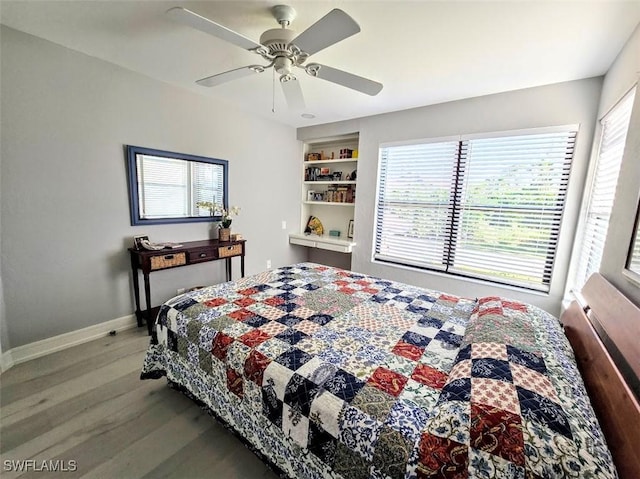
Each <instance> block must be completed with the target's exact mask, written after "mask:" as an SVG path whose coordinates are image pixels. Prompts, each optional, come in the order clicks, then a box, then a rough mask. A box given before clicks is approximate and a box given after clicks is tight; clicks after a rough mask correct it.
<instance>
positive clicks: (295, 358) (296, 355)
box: [276, 348, 312, 371]
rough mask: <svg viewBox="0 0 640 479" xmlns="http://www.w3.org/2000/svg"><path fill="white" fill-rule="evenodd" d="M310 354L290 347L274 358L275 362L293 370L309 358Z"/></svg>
mask: <svg viewBox="0 0 640 479" xmlns="http://www.w3.org/2000/svg"><path fill="white" fill-rule="evenodd" d="M311 358H312V356H311V355H310V354H308V353H306V352H304V351H302V350H300V349H298V348H290V349H288V350H287V351H285V352H283V353H282V354H281V355H280V356H278V357H277V358H276V362H277V363H279V364H282V365H283V366H285V367H286V368H288V369H289V370H291V371H295V370H297V369H298V368H300V367H301V366H302V365H304V364H305V363H306V362H308V361H309V360H311Z"/></svg>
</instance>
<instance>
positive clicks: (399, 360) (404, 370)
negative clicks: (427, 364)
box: [382, 354, 416, 377]
mask: <svg viewBox="0 0 640 479" xmlns="http://www.w3.org/2000/svg"><path fill="white" fill-rule="evenodd" d="M382 366H384V367H385V368H387V369H390V370H391V371H395V372H396V373H398V374H402V375H403V376H406V377H411V373H413V370H414V369H415V368H416V362H415V361H412V360H411V359H407V358H405V357H403V356H398V355H396V354H390V355H388V356H387V358H386V359H385V361H384V362H383V363H382Z"/></svg>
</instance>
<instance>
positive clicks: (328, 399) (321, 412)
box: [309, 389, 347, 438]
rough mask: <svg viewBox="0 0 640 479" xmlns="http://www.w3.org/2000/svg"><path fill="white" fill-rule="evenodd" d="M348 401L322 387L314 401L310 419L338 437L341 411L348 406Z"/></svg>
mask: <svg viewBox="0 0 640 479" xmlns="http://www.w3.org/2000/svg"><path fill="white" fill-rule="evenodd" d="M346 404H347V403H346V402H344V401H343V400H342V399H340V398H339V397H337V396H334V395H333V394H331V393H330V392H328V391H327V390H325V389H320V391H319V392H318V394H317V396H316V398H315V399H314V401H313V403H312V404H311V411H310V413H309V419H311V421H312V422H314V423H315V424H317V425H318V426H321V427H322V429H323V430H324V431H326V432H328V433H329V434H331V436H333V437H334V438H338V436H339V434H340V424H339V419H338V418H339V417H340V412H341V411H342V409H343V408H344V407H345V406H346Z"/></svg>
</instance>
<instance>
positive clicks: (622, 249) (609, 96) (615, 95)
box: [598, 25, 640, 305]
mask: <svg viewBox="0 0 640 479" xmlns="http://www.w3.org/2000/svg"><path fill="white" fill-rule="evenodd" d="M639 76H640V25H639V26H638V27H637V28H636V30H635V32H634V33H633V35H631V37H630V38H629V40H628V41H627V43H626V45H625V46H624V48H623V49H622V51H621V52H620V54H619V55H618V57H617V58H616V60H615V61H614V63H613V64H612V66H611V68H610V69H609V71H608V72H607V75H606V76H605V80H604V84H603V86H602V98H601V101H600V108H599V110H598V117H599V118H601V117H602V116H604V115H605V114H606V113H607V112H608V111H609V110H610V109H611V108H612V107H613V106H614V105H615V103H616V102H617V101H618V100H619V99H620V98H621V97H622V96H624V94H625V93H626V92H627V91H629V89H630V88H632V87H633V85H635V84H637V83H638V79H639ZM639 195H640V89H637V90H636V98H635V101H634V105H633V111H632V113H631V121H630V124H629V131H628V133H627V143H626V146H625V150H624V154H623V157H622V164H621V166H620V177H619V179H618V186H617V188H616V198H615V202H614V205H613V210H612V211H611V221H610V223H609V230H608V231H607V240H606V243H605V249H604V254H603V258H602V264H601V266H600V272H601V273H602V274H603V276H604V277H605V278H607V279H608V280H609V281H610V282H611V283H613V284H614V285H615V286H617V287H618V288H619V289H620V290H621V291H623V292H624V293H625V294H626V295H627V296H628V297H629V298H630V299H631V300H632V301H634V302H635V303H636V304H638V305H640V288H639V287H638V286H637V285H636V284H635V283H632V282H631V281H629V279H628V278H627V277H626V276H624V275H623V274H622V270H623V268H624V265H625V263H626V258H627V251H628V247H629V244H630V242H631V236H632V233H633V222H634V219H635V214H636V208H637V207H638V196H639Z"/></svg>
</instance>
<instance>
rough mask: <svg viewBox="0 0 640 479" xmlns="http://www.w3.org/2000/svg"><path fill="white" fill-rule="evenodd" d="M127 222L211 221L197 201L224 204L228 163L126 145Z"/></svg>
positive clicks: (136, 223)
mask: <svg viewBox="0 0 640 479" xmlns="http://www.w3.org/2000/svg"><path fill="white" fill-rule="evenodd" d="M126 150H127V151H126V156H127V165H128V173H129V196H130V209H131V224H132V225H143V224H162V223H187V222H198V221H211V220H218V219H220V218H216V217H212V216H211V213H210V211H209V210H208V209H206V208H199V207H198V206H197V203H199V202H212V203H216V204H221V205H224V207H225V208H226V207H227V179H228V162H227V161H226V160H220V159H216V158H208V157H202V156H195V155H188V154H184V153H175V152H170V151H162V150H154V149H151V148H143V147H138V146H127V148H126Z"/></svg>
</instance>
